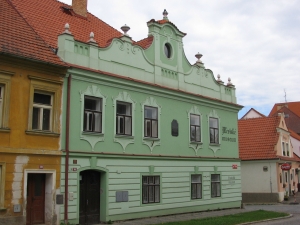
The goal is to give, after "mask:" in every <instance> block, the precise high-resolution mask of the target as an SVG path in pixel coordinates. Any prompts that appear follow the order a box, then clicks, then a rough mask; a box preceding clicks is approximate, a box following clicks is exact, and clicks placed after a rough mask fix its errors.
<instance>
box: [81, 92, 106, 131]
mask: <svg viewBox="0 0 300 225" xmlns="http://www.w3.org/2000/svg"><path fill="white" fill-rule="evenodd" d="M86 99H91V100H96V101H99V105H100V109H98V110H89V109H86V108H85V106H84V113H83V116H84V118H83V131H84V132H95V133H102V127H103V125H102V121H103V117H102V110H103V103H102V102H103V100H102V98H99V97H94V96H88V95H85V96H84V105H85V101H86ZM96 113H98V114H100V118H99V120H100V121H98V123H100V130H99V131H97V130H95V129H92V128H90V127H88V125H89V121H88V120H89V118H90V117H89V116H86V114H87V115H92V120H94V119H95V116H94V115H95V114H96ZM85 117H86V118H87V122H86V126H87V127H85V126H84V121H85Z"/></svg>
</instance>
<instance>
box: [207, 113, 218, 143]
mask: <svg viewBox="0 0 300 225" xmlns="http://www.w3.org/2000/svg"><path fill="white" fill-rule="evenodd" d="M209 132H210V143H212V144H218V143H219V121H218V119H217V118H209Z"/></svg>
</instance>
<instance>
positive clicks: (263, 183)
mask: <svg viewBox="0 0 300 225" xmlns="http://www.w3.org/2000/svg"><path fill="white" fill-rule="evenodd" d="M264 166H267V167H268V171H267V172H264V171H263V167H264ZM276 169H277V168H276V162H268V161H242V162H241V174H242V192H243V193H274V192H278V189H277V171H276Z"/></svg>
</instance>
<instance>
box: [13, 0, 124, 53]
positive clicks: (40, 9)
mask: <svg viewBox="0 0 300 225" xmlns="http://www.w3.org/2000/svg"><path fill="white" fill-rule="evenodd" d="M9 1H11V2H12V4H13V5H14V6H15V7H16V9H17V10H18V11H19V12H20V14H21V15H22V16H23V17H25V18H26V21H27V22H28V23H29V24H30V25H31V26H32V27H33V29H34V30H35V31H36V32H37V33H38V35H40V36H41V37H42V39H43V40H45V41H46V42H47V43H48V44H49V45H50V46H51V47H55V48H56V47H57V37H58V35H59V34H61V33H62V32H63V31H64V26H65V24H66V23H69V25H70V32H71V33H72V34H73V35H74V38H75V40H78V41H81V42H85V43H86V42H87V40H88V39H89V35H90V33H91V32H94V34H95V38H94V39H95V40H96V42H97V43H98V45H99V46H100V47H104V46H106V44H107V40H109V39H112V38H114V37H121V36H122V33H121V32H119V31H117V30H116V29H114V28H113V27H111V26H109V25H108V24H106V23H105V22H103V21H102V20H101V19H99V18H97V17H95V16H94V15H92V14H91V13H88V14H87V17H86V18H84V17H82V16H79V15H77V14H76V13H74V12H73V10H72V7H71V6H69V5H67V4H64V3H62V2H59V1H56V0H38V1H37V0H26V1H24V0H9Z"/></svg>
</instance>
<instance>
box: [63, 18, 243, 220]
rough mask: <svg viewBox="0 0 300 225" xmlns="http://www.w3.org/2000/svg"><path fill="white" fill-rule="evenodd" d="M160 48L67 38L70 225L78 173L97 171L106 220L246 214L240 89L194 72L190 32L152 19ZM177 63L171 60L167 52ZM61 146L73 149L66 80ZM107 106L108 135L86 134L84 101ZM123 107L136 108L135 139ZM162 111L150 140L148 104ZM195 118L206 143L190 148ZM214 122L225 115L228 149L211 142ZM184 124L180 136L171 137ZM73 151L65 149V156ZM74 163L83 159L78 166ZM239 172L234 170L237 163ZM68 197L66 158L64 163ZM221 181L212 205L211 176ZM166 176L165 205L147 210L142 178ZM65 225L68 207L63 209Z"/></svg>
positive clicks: (223, 140) (222, 136)
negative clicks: (127, 130)
mask: <svg viewBox="0 0 300 225" xmlns="http://www.w3.org/2000/svg"><path fill="white" fill-rule="evenodd" d="M148 27H149V35H152V36H153V42H152V44H151V46H150V47H149V48H148V49H146V50H144V49H142V48H141V47H139V46H136V45H132V41H131V39H130V38H129V37H127V36H123V37H121V38H120V39H114V40H112V42H111V44H110V45H109V46H108V47H107V48H98V46H96V45H94V44H88V43H79V42H76V40H74V38H73V36H72V35H69V34H62V35H60V36H59V38H58V45H59V51H58V55H59V56H60V57H61V58H62V59H63V60H65V61H66V62H68V63H71V64H75V65H78V66H79V67H77V68H76V66H73V67H71V68H70V69H69V70H68V74H70V75H71V76H72V79H71V96H70V97H71V98H70V99H71V100H70V103H71V112H70V143H69V144H70V160H69V164H70V168H69V171H68V172H69V192H73V194H74V200H72V201H71V200H69V202H68V203H69V208H68V209H69V219H70V222H74V223H78V220H79V194H78V193H79V174H80V172H81V171H84V170H89V169H92V170H97V171H99V172H100V173H99V176H101V193H102V194H101V198H100V205H101V207H100V208H101V209H100V219H101V221H108V220H122V219H131V218H138V217H147V216H157V215H165V214H173V213H182V212H192V211H201V210H208V209H218V208H232V207H239V206H240V204H241V177H240V161H239V159H238V137H237V134H238V132H237V113H238V111H239V110H240V108H241V106H239V105H237V104H236V96H235V88H234V86H231V85H229V86H226V85H224V84H223V83H222V82H217V81H216V80H215V78H214V74H213V73H212V71H211V70H209V69H205V67H204V65H203V64H202V63H199V62H198V63H196V64H195V65H191V64H190V63H189V62H188V61H187V59H186V57H185V54H184V50H183V43H182V38H183V37H184V34H183V33H182V32H180V31H179V30H178V29H177V28H176V27H175V26H174V25H172V24H169V23H166V24H158V23H156V22H149V23H148ZM165 43H169V44H170V45H171V47H172V56H171V58H170V59H168V58H167V57H166V56H165V55H164V45H165ZM63 92H64V95H63V116H62V124H63V126H62V134H61V140H62V142H61V148H62V150H64V149H65V145H66V143H65V139H66V136H65V132H66V128H65V124H66V100H67V97H66V96H67V78H65V82H64V88H63ZM85 95H88V96H94V97H99V98H101V99H102V101H103V104H102V106H103V111H102V121H103V126H102V129H103V132H102V133H100V134H99V133H91V132H90V133H89V132H84V131H83V113H84V107H83V106H84V105H83V104H84V96H85ZM117 100H121V101H125V102H130V103H131V104H132V106H133V111H132V121H133V122H132V126H133V133H132V136H131V137H124V136H119V135H116V131H115V127H116V125H115V124H116V112H115V107H116V104H115V102H116V101H117ZM145 105H146V106H155V107H157V108H158V111H159V117H158V121H159V129H158V138H144V134H143V131H144V119H143V115H144V111H143V110H144V106H145ZM190 114H198V115H200V116H201V142H200V143H199V142H197V143H195V142H191V141H190V135H189V132H190V131H189V130H190V123H189V117H190ZM209 117H214V118H218V121H219V140H220V141H219V144H210V141H209ZM173 120H176V121H177V122H178V125H179V135H178V136H177V137H174V136H172V135H171V122H172V121H173ZM63 153H64V154H65V152H63ZM73 160H77V163H76V164H74V163H73ZM233 164H235V165H237V169H234V168H233V167H232V165H233ZM61 170H62V175H61V192H62V193H64V188H65V187H64V184H65V158H64V157H62V165H61ZM212 173H217V174H220V175H221V197H218V198H211V193H210V192H211V191H210V188H211V181H210V175H211V174H212ZM192 174H202V177H203V199H199V200H191V193H190V190H191V175H192ZM143 175H159V176H160V181H161V186H160V188H161V189H160V191H161V202H160V203H156V204H147V205H145V204H142V201H141V187H142V186H141V177H142V176H143ZM116 191H128V192H129V201H128V202H121V203H117V202H116ZM60 213H61V217H60V218H61V219H62V218H63V213H64V208H63V206H61V207H60Z"/></svg>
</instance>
